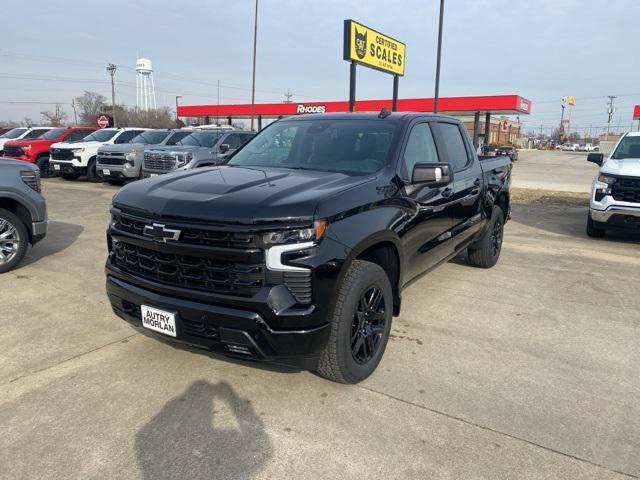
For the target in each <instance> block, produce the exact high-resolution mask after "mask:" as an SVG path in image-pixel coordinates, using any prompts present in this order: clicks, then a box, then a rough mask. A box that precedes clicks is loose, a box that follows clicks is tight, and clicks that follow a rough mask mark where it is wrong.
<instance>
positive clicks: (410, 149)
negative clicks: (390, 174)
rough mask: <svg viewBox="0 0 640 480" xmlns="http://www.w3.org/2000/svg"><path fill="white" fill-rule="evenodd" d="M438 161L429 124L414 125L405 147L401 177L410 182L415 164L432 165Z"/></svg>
mask: <svg viewBox="0 0 640 480" xmlns="http://www.w3.org/2000/svg"><path fill="white" fill-rule="evenodd" d="M438 161H439V160H438V151H437V150H436V144H435V142H434V141H433V135H432V134H431V128H429V124H428V123H419V124H417V125H415V126H414V127H413V128H412V129H411V133H410V134H409V139H408V140H407V146H406V148H405V150H404V161H403V162H402V171H401V175H402V177H404V178H405V179H406V180H410V179H411V175H412V174H413V167H414V166H415V164H416V163H434V162H438Z"/></svg>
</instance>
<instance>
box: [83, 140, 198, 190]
mask: <svg viewBox="0 0 640 480" xmlns="http://www.w3.org/2000/svg"><path fill="white" fill-rule="evenodd" d="M191 132H192V130H187V129H176V130H170V129H168V130H147V131H145V132H142V133H140V134H139V135H138V136H137V137H134V138H133V139H132V140H131V143H123V144H119V145H118V144H116V145H105V146H104V147H100V148H99V149H98V159H97V164H96V169H97V171H98V174H99V175H100V176H101V177H102V180H103V181H106V182H109V183H111V184H122V183H124V182H125V181H126V180H128V179H132V178H136V179H137V178H140V173H141V171H142V157H143V154H144V149H145V148H149V146H150V145H158V146H165V145H167V146H173V145H176V144H177V143H178V142H179V141H180V140H182V139H183V138H184V137H186V136H187V135H189V134H190V133H191Z"/></svg>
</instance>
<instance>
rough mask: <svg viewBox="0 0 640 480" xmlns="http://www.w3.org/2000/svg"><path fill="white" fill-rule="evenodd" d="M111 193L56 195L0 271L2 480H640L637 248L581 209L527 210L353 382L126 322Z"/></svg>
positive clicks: (61, 188)
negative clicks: (15, 257) (18, 261)
mask: <svg viewBox="0 0 640 480" xmlns="http://www.w3.org/2000/svg"><path fill="white" fill-rule="evenodd" d="M553 153H555V152H553ZM545 162H546V161H545V160H540V163H539V165H546V163H545ZM526 164H527V160H526V158H525V159H523V161H521V162H519V163H518V164H517V165H516V167H515V168H516V174H517V173H518V172H519V171H521V170H524V169H526V167H525V168H522V166H523V165H526ZM541 168H545V167H544V166H543V167H541ZM572 181H573V180H572ZM568 183H569V182H568ZM114 192H115V188H113V187H109V186H103V185H91V184H87V183H84V182H64V181H62V180H58V179H54V180H51V181H46V182H45V187H44V193H45V195H46V197H47V200H48V205H49V209H50V217H51V219H52V224H51V229H50V234H49V236H48V237H47V239H46V241H44V242H43V243H42V244H40V245H37V246H36V247H35V248H34V249H33V250H32V251H31V252H30V253H29V257H28V259H27V262H25V265H24V266H23V267H22V268H20V269H18V270H16V271H14V272H12V273H9V274H5V275H2V276H1V277H0V292H1V293H0V295H1V296H2V297H1V302H2V310H1V312H2V313H0V352H2V353H0V432H1V433H2V434H1V435H0V465H2V466H3V468H2V469H0V478H8V479H9V478H11V479H13V478H56V479H58V478H62V479H64V478H141V479H158V478H221V479H222V478H224V479H231V478H238V479H240V478H260V479H266V478H278V479H281V478H291V479H300V478H353V477H358V478H372V479H373V478H375V479H379V478H441V479H459V478H487V479H512V478H531V479H538V478H558V479H567V478H580V479H582V478H593V479H606V478H611V479H614V478H637V477H640V400H639V398H640V395H639V393H640V367H639V365H640V347H639V345H640V313H638V312H640V297H638V295H637V294H636V289H635V285H637V284H638V280H640V273H638V272H640V268H639V267H640V260H639V259H638V258H639V257H638V255H637V252H638V247H639V244H640V241H639V239H638V238H627V237H615V238H607V239H604V240H591V239H588V238H586V236H585V235H584V233H583V231H584V220H585V216H586V209H585V208H584V207H579V206H573V207H560V206H548V205H537V204H532V205H530V204H518V205H515V206H514V211H513V221H512V222H510V223H509V224H508V226H507V231H506V235H505V237H506V238H505V244H504V249H503V256H502V258H501V261H500V263H499V264H498V265H497V266H496V267H495V268H493V269H491V270H478V269H473V268H471V267H469V266H467V265H466V264H465V263H464V259H463V258H459V259H456V260H454V261H452V262H449V263H447V264H445V265H443V266H441V267H440V268H438V269H437V270H435V271H433V272H432V273H430V274H429V275H427V276H425V277H423V278H422V279H420V280H419V281H417V282H416V283H414V284H413V285H412V286H411V287H410V288H409V289H408V290H407V291H406V292H405V294H404V303H403V312H402V315H401V316H400V317H399V318H396V319H395V320H394V325H393V330H392V335H393V336H392V338H391V341H390V342H389V346H388V349H387V352H386V354H385V357H384V359H383V361H382V363H381V365H380V367H379V369H378V370H377V372H376V373H375V374H374V375H373V376H372V377H370V378H369V379H368V380H367V381H365V382H363V383H362V384H361V385H358V386H343V385H338V384H334V383H331V382H328V381H326V380H323V379H321V378H319V377H317V376H315V375H313V374H311V373H308V372H295V371H289V370H282V369H278V368H271V367H262V366H260V365H256V364H252V363H241V362H237V361H231V360H229V359H224V358H221V357H215V356H211V355H209V354H207V353H206V352H201V351H197V350H194V349H190V348H186V347H181V346H176V345H174V344H172V343H170V342H167V341H163V340H161V339H159V338H158V337H157V336H154V335H151V334H148V333H146V332H141V331H140V330H139V329H136V328H133V327H130V326H129V325H128V324H126V323H125V322H123V321H121V320H120V319H118V318H117V317H116V316H115V315H113V314H112V313H111V311H110V309H109V307H108V302H107V300H106V298H105V293H104V274H103V262H104V258H105V255H106V250H105V241H104V231H105V227H106V223H107V220H108V213H107V207H108V204H109V201H110V199H111V197H112V195H113V193H114Z"/></svg>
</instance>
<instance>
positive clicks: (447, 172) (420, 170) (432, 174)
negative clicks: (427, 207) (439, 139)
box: [411, 163, 453, 187]
mask: <svg viewBox="0 0 640 480" xmlns="http://www.w3.org/2000/svg"><path fill="white" fill-rule="evenodd" d="M451 182H453V170H452V169H451V165H449V164H448V163H416V164H415V166H414V167H413V173H412V175H411V183H413V184H414V185H417V184H422V185H427V186H430V187H440V186H443V185H449V184H450V183H451Z"/></svg>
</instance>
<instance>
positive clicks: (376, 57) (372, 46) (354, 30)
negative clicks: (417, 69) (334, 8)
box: [344, 20, 406, 75]
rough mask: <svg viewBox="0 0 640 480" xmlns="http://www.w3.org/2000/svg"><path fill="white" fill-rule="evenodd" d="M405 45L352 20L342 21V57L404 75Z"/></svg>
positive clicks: (393, 73)
mask: <svg viewBox="0 0 640 480" xmlns="http://www.w3.org/2000/svg"><path fill="white" fill-rule="evenodd" d="M405 47H406V45H405V44H404V43H402V42H399V41H398V40H396V39H394V38H391V37H388V36H387V35H384V34H382V33H380V32H377V31H376V30H373V29H372V28H369V27H366V26H364V25H362V24H360V23H357V22H355V21H353V20H345V21H344V59H345V60H347V61H349V62H352V61H353V62H356V63H359V64H361V65H364V66H366V67H370V68H375V69H376V70H382V71H383V72H387V73H391V74H392V75H404V63H405V56H404V52H405Z"/></svg>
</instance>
